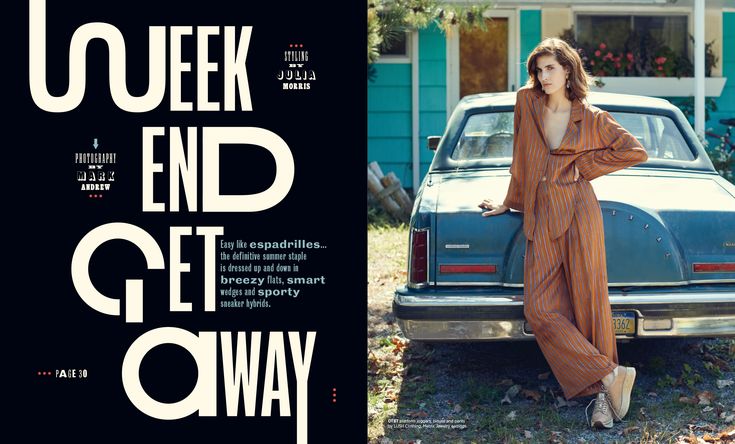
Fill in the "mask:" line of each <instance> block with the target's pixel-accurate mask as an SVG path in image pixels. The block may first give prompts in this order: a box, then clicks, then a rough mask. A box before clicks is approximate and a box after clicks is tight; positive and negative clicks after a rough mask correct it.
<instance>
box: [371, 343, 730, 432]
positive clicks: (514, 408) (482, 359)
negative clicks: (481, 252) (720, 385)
mask: <svg viewBox="0 0 735 444" xmlns="http://www.w3.org/2000/svg"><path fill="white" fill-rule="evenodd" d="M723 344H724V346H723ZM728 344H729V342H728V340H723V339H720V340H715V339H697V338H690V339H649V340H637V341H633V342H629V343H620V342H619V343H618V354H619V357H620V363H621V364H622V365H629V366H635V367H636V368H637V369H638V377H637V379H636V386H635V388H634V391H633V400H632V403H631V407H630V410H629V414H628V416H627V417H626V418H625V421H623V422H622V423H616V424H615V426H614V427H613V428H612V429H610V430H603V431H593V430H590V429H589V427H588V426H587V423H586V419H585V407H586V406H587V404H588V402H589V401H590V400H592V399H593V397H591V396H590V397H585V398H577V399H575V400H573V401H576V402H573V403H572V404H571V405H565V404H564V403H563V402H561V403H560V398H561V400H562V401H564V400H563V394H562V391H561V387H560V386H559V385H558V383H557V382H556V379H555V378H554V375H553V373H550V368H549V366H548V364H547V362H546V360H545V358H544V356H543V354H542V353H541V351H540V349H539V348H538V345H537V344H536V343H535V341H526V342H514V343H456V344H455V343H421V342H416V341H412V342H409V343H408V345H407V346H406V347H405V348H404V349H403V353H402V363H403V369H404V371H403V374H402V380H401V382H400V383H399V384H397V385H396V390H397V392H398V393H397V395H398V396H397V398H396V403H395V413H394V414H391V415H389V416H386V417H384V418H382V420H383V424H382V425H383V429H384V431H385V434H384V437H383V439H382V440H378V441H374V442H383V443H395V442H401V441H403V442H410V441H411V440H414V441H415V440H418V439H420V440H422V442H493V443H499V442H614V441H617V442H630V441H631V440H632V441H634V442H646V443H648V442H659V440H661V439H664V440H667V439H670V438H671V437H673V436H675V435H676V434H679V433H683V430H687V428H689V430H694V431H695V432H696V430H698V429H697V428H699V430H707V429H708V428H711V429H713V430H717V429H720V428H723V427H725V426H726V424H725V423H724V422H723V421H722V420H720V419H718V417H717V415H719V411H720V410H722V408H721V407H719V406H718V404H717V403H719V404H722V405H724V406H725V410H727V409H729V408H731V407H732V404H733V402H734V401H735V397H734V396H733V395H732V393H730V392H732V390H730V391H728V390H724V391H718V390H717V389H716V387H715V381H716V380H717V379H720V378H732V377H733V376H734V375H735V373H733V371H732V364H733V362H732V361H733V359H732V356H728V355H727V353H726V352H722V350H725V349H726V348H727V346H728ZM707 354H709V355H712V354H715V355H717V356H719V357H720V358H721V359H722V360H723V361H724V362H725V363H726V364H728V363H729V365H730V368H729V370H728V371H720V372H719V373H715V372H712V371H711V370H708V366H707V365H705V364H704V363H705V362H709V361H707V360H706V359H705V357H706V356H707ZM707 359H709V358H707ZM547 372H549V375H548V377H547V378H546V379H540V378H539V375H541V378H544V377H545V375H544V374H545V373H547ZM693 374H698V375H700V377H699V379H695V380H694V381H695V382H694V383H693V384H692V385H691V386H688V385H687V383H686V378H687V377H688V376H691V375H693ZM666 376H669V379H667V378H666ZM671 380H673V381H674V382H673V383H672V382H671ZM661 381H664V382H663V383H662V382H661ZM667 381H668V382H667ZM515 384H517V385H520V386H521V389H520V391H519V392H518V394H517V395H516V396H515V397H512V398H511V402H510V403H509V404H508V403H501V400H502V399H503V398H504V396H505V394H506V392H507V391H508V389H509V388H510V387H511V386H512V385H515ZM524 390H525V391H524ZM705 390H710V391H712V392H714V393H715V395H716V398H715V402H713V404H712V407H713V408H712V409H703V408H704V407H705V406H703V405H691V404H686V403H682V402H680V401H679V399H680V397H681V396H696V393H701V392H702V391H705ZM591 410H592V409H591V408H590V414H591ZM700 434H701V433H700Z"/></svg>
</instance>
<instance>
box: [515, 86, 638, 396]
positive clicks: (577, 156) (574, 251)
mask: <svg viewBox="0 0 735 444" xmlns="http://www.w3.org/2000/svg"><path fill="white" fill-rule="evenodd" d="M544 96H545V93H544V92H543V91H540V90H539V91H537V90H535V89H532V88H530V87H524V88H521V89H520V90H519V91H518V93H517V96H516V105H515V112H514V139H513V163H512V165H511V167H510V172H511V181H510V185H509V187H508V193H507V196H506V199H505V201H504V205H505V206H507V207H509V208H513V209H515V210H518V211H523V213H524V214H523V230H524V233H525V235H526V239H527V241H526V256H525V263H524V288H523V294H524V315H525V317H526V320H527V321H528V323H529V324H530V325H531V328H532V329H533V333H534V335H535V336H536V341H537V342H538V344H539V347H540V348H541V351H542V352H543V354H544V356H545V357H546V360H547V361H548V362H549V365H550V366H551V369H552V371H553V372H554V376H555V377H556V379H557V380H558V381H559V384H560V385H561V387H562V390H563V391H564V395H565V397H566V398H567V399H571V398H574V397H578V396H587V395H592V394H595V393H597V392H599V391H600V387H601V382H599V381H600V379H602V377H603V376H605V375H606V374H608V373H610V372H611V371H612V370H613V369H614V368H615V367H616V366H617V363H618V356H617V346H616V342H615V333H614V329H613V325H612V312H611V309H610V301H609V299H608V294H607V268H606V262H605V240H604V230H603V224H602V213H601V211H600V205H599V203H598V201H597V197H596V196H595V193H594V190H593V188H592V185H591V184H590V183H589V181H590V180H593V179H595V178H596V177H599V176H603V175H605V174H608V173H610V172H613V171H617V170H619V169H622V168H626V167H629V166H631V165H636V164H638V163H641V162H645V161H646V160H647V159H648V156H647V155H646V151H645V149H644V148H643V146H641V144H640V143H639V142H638V140H637V139H636V138H635V137H634V136H633V135H631V134H630V133H629V132H628V131H626V130H625V129H624V128H623V127H622V126H620V125H619V124H618V123H617V122H616V121H615V119H613V117H612V116H611V115H610V114H609V113H608V112H607V111H603V110H601V109H599V108H597V107H594V106H591V105H588V104H585V103H582V102H581V101H579V100H574V101H572V110H571V115H570V118H569V123H568V124H567V129H566V133H565V134H564V137H563V139H562V141H561V144H560V146H559V148H558V149H556V150H554V151H550V147H549V145H548V143H547V141H546V137H545V136H544V122H543V109H544V104H545V97H544ZM575 165H576V166H577V168H578V169H579V172H580V175H581V176H580V178H579V180H577V181H576V182H575V181H574V166H575Z"/></svg>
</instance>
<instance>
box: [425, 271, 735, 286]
mask: <svg viewBox="0 0 735 444" xmlns="http://www.w3.org/2000/svg"><path fill="white" fill-rule="evenodd" d="M720 273H722V272H720ZM733 283H735V279H696V280H691V281H677V282H610V283H609V284H608V287H677V286H678V287H680V286H682V285H692V284H733ZM430 284H432V285H436V286H437V287H457V286H460V287H464V286H467V287H511V288H513V287H523V284H508V283H503V282H490V281H474V282H466V281H451V282H448V281H442V282H436V283H434V282H430Z"/></svg>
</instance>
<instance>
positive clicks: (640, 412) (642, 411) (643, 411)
mask: <svg viewBox="0 0 735 444" xmlns="http://www.w3.org/2000/svg"><path fill="white" fill-rule="evenodd" d="M638 419H641V420H643V419H648V415H646V409H644V408H643V407H641V408H640V410H638Z"/></svg>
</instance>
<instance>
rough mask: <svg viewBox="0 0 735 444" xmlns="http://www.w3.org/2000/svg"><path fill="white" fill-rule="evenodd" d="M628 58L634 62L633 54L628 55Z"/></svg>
mask: <svg viewBox="0 0 735 444" xmlns="http://www.w3.org/2000/svg"><path fill="white" fill-rule="evenodd" d="M626 57H627V58H628V60H630V61H631V62H632V61H633V54H631V53H628V54H627V55H626Z"/></svg>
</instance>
